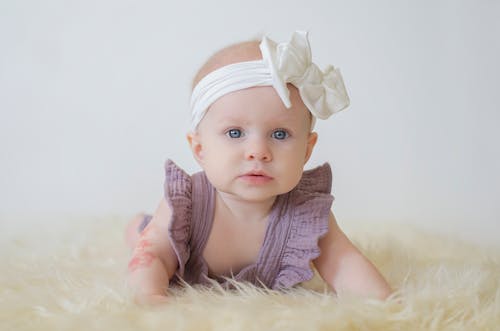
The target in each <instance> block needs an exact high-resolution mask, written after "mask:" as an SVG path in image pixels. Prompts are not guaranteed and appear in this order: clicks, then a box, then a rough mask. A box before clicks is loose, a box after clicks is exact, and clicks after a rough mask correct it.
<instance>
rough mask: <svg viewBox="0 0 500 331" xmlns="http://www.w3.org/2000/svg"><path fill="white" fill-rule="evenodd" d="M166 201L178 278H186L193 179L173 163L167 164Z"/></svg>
mask: <svg viewBox="0 0 500 331" xmlns="http://www.w3.org/2000/svg"><path fill="white" fill-rule="evenodd" d="M164 188H165V199H166V201H167V203H168V206H169V207H170V210H171V213H172V216H171V219H170V224H169V227H168V236H169V239H170V243H171V244H172V246H173V249H174V251H175V254H176V255H177V260H178V262H179V268H178V269H177V272H176V276H177V277H178V278H182V277H183V276H184V270H185V265H186V263H187V261H188V259H189V256H190V246H189V238H190V226H191V215H192V202H191V201H192V200H191V192H192V182H191V177H190V176H189V175H188V174H187V173H186V172H184V170H182V169H181V168H179V167H178V166H177V165H176V164H175V163H174V162H173V161H171V160H167V161H166V163H165V186H164Z"/></svg>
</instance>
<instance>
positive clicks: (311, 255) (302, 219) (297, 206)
mask: <svg viewBox="0 0 500 331" xmlns="http://www.w3.org/2000/svg"><path fill="white" fill-rule="evenodd" d="M331 186H332V171H331V168H330V165H329V164H327V163H325V164H324V165H322V166H319V167H317V168H314V169H312V170H308V171H305V172H304V174H303V175H302V179H301V180H300V182H299V184H298V185H297V187H296V188H295V189H294V190H293V191H292V192H290V193H291V196H290V203H291V208H290V214H289V215H288V217H290V221H291V224H290V227H289V233H288V236H287V238H286V242H285V245H284V248H283V251H282V257H281V260H280V265H279V270H278V273H277V276H276V278H275V281H274V284H273V288H289V287H292V286H294V285H296V284H298V283H301V282H304V281H307V280H310V279H311V278H312V277H313V276H314V273H313V271H312V269H311V261H312V260H314V259H315V258H317V257H318V256H319V255H320V249H319V247H318V241H319V239H320V238H321V237H323V236H324V235H326V233H327V232H328V222H329V216H330V209H331V206H332V202H333V196H332V195H331V194H330V191H331Z"/></svg>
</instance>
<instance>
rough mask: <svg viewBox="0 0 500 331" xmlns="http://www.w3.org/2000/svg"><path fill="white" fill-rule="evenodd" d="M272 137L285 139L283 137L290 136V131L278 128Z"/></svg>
mask: <svg viewBox="0 0 500 331" xmlns="http://www.w3.org/2000/svg"><path fill="white" fill-rule="evenodd" d="M272 137H273V138H274V139H278V140H283V139H286V138H288V132H286V131H285V130H281V129H280V130H276V131H274V132H273V134H272Z"/></svg>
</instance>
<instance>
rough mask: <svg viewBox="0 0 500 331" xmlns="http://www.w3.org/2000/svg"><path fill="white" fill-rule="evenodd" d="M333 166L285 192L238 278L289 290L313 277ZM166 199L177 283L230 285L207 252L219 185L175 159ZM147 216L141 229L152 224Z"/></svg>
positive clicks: (306, 174) (169, 164)
mask: <svg viewBox="0 0 500 331" xmlns="http://www.w3.org/2000/svg"><path fill="white" fill-rule="evenodd" d="M331 184H332V173H331V168H330V166H329V165H328V164H327V163H325V164H324V165H322V166H319V167H316V168H314V169H311V170H307V171H304V173H303V175H302V178H301V180H300V182H299V184H298V185H297V186H296V187H295V188H294V189H293V190H291V191H290V192H288V193H285V194H282V195H279V196H278V197H277V198H276V200H275V202H274V204H273V207H272V209H271V213H270V215H269V219H268V224H267V228H266V233H265V237H264V242H263V244H262V247H261V249H260V251H259V254H258V257H257V261H256V262H255V263H253V264H250V265H248V266H246V267H244V268H243V269H242V270H241V271H239V272H238V273H237V274H235V275H233V278H234V279H235V280H237V281H243V282H250V283H252V284H254V285H257V286H265V287H268V288H272V289H280V288H289V287H292V286H294V285H296V284H298V283H300V282H303V281H306V280H310V279H311V278H312V277H313V275H314V273H313V271H312V270H311V266H310V262H311V260H313V259H315V258H316V257H318V256H319V254H320V250H319V247H318V240H319V238H321V237H322V236H324V235H325V234H326V233H327V232H328V222H329V215H330V208H331V205H332V202H333V196H332V195H331V194H330V191H331ZM165 199H166V200H167V203H168V205H169V207H170V209H171V211H172V218H171V221H170V226H169V229H168V235H169V238H170V242H171V244H172V246H173V248H174V250H175V253H176V255H177V259H178V262H179V267H178V269H177V272H176V274H175V275H174V277H173V279H172V280H171V283H172V284H175V283H179V281H180V279H183V280H184V281H186V282H187V283H188V284H192V285H194V284H205V285H208V284H210V279H214V280H216V281H217V282H219V283H220V284H222V285H223V286H229V284H228V282H227V280H226V278H225V277H216V276H215V277H214V276H210V277H209V273H208V265H207V263H206V261H205V260H204V258H203V250H204V248H205V245H206V243H207V240H208V237H209V234H210V230H211V228H212V223H213V216H214V210H215V189H214V187H213V186H212V185H211V184H210V182H209V181H208V179H207V177H206V176H205V173H204V172H198V173H195V174H193V175H192V176H189V175H188V174H187V173H186V172H184V170H182V169H181V168H179V167H178V166H177V165H176V164H175V163H174V162H172V161H171V160H167V162H166V164H165ZM150 219H151V216H146V217H145V219H144V222H143V223H142V225H141V227H140V229H139V230H142V229H144V227H145V226H146V225H147V224H148V223H149V221H150Z"/></svg>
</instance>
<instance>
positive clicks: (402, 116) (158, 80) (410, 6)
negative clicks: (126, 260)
mask: <svg viewBox="0 0 500 331" xmlns="http://www.w3.org/2000/svg"><path fill="white" fill-rule="evenodd" d="M499 17H500V2H498V1H488V0H483V1H480V0H470V1H388V0H383V1H327V0H325V1H319V0H311V1H293V0H288V1H264V0H254V1H244V2H243V1H241V2H240V1H233V0H214V1H182V2H181V1H176V2H174V1H131V0H125V1H124V0H120V1H118V0H110V1H97V0H87V1H65V0H59V1H56V0H48V1H34V0H32V1H8V0H0V111H1V113H0V114H1V117H0V151H1V155H0V158H1V160H0V217H1V222H2V223H4V225H5V224H7V223H9V224H18V225H22V224H20V223H19V222H21V221H17V220H21V219H22V220H23V221H22V222H33V224H34V225H36V224H38V223H40V222H41V220H44V222H46V220H45V219H47V215H68V214H72V215H112V214H113V215H116V214H118V215H128V214H132V213H135V212H136V211H140V210H149V211H152V210H153V209H154V208H155V206H156V205H157V202H158V201H159V199H160V197H161V195H162V184H163V169H162V167H163V162H164V160H165V159H166V158H167V157H170V158H172V159H174V160H175V161H176V162H177V163H178V164H180V165H181V166H183V167H184V168H185V169H187V170H188V171H197V170H198V168H197V165H196V164H195V162H194V160H193V159H192V157H191V155H190V152H189V150H188V148H187V144H186V142H185V138H184V136H185V132H186V130H187V127H188V125H187V124H188V107H187V105H188V98H189V86H190V81H191V78H192V76H193V74H194V72H195V71H196V69H197V68H198V67H199V65H201V63H202V62H203V61H204V60H205V59H206V58H207V57H208V56H209V55H210V54H211V53H212V52H214V51H215V50H217V49H218V48H220V47H222V46H225V45H227V44H229V43H233V42H236V41H241V40H245V39H249V38H254V37H258V36H260V35H261V34H263V33H266V34H269V35H270V37H272V38H273V39H275V40H278V41H284V40H287V39H288V38H289V35H290V33H291V32H292V31H294V30H296V29H304V30H309V31H310V40H311V43H312V48H313V58H314V61H315V62H316V63H317V64H319V65H320V67H323V66H325V65H327V64H329V63H331V64H333V65H335V66H338V67H340V68H341V70H342V73H343V75H344V79H345V82H346V86H347V89H348V91H349V94H350V97H351V100H352V104H351V107H350V108H349V110H347V111H345V112H342V113H339V114H337V115H335V116H334V117H333V118H332V119H331V120H329V121H327V122H320V123H319V124H318V126H317V130H318V133H319V135H320V141H319V143H318V145H317V149H316V151H315V154H314V156H313V158H312V160H311V161H310V164H309V165H308V166H314V165H317V164H320V163H322V162H325V161H328V162H330V163H331V164H332V166H333V169H334V194H335V196H336V202H335V203H334V212H335V213H336V215H337V218H338V220H339V223H341V224H342V225H347V224H349V223H351V222H352V223H354V222H363V224H366V223H367V222H369V223H370V222H371V223H373V224H379V223H380V224H386V223H387V222H397V223H403V224H409V225H417V226H419V227H423V228H427V229H433V230H436V231H440V232H449V233H453V234H458V235H460V236H462V237H464V238H466V239H472V240H481V241H488V242H496V241H497V239H496V238H497V237H498V232H499V230H500V174H499V172H500V144H499V141H500V133H499V129H498V127H499V125H500V115H499V110H500V107H499V99H498V98H499V92H500V91H499V90H500V88H499V86H500V84H499V77H500V64H499V59H500V20H499V19H498V18H499ZM21 216H23V217H21ZM44 224H46V223H44Z"/></svg>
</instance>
